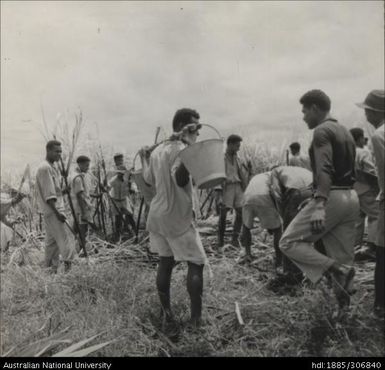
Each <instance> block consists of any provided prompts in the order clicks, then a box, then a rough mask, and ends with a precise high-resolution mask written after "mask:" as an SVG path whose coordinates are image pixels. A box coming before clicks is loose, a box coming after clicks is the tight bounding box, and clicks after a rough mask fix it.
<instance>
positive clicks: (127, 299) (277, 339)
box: [1, 217, 385, 357]
mask: <svg viewBox="0 0 385 370" xmlns="http://www.w3.org/2000/svg"><path fill="white" fill-rule="evenodd" d="M214 223H215V218H213V217H212V218H210V219H208V220H207V221H205V222H201V223H200V227H201V228H202V229H203V231H204V234H205V236H204V244H205V246H206V247H209V246H210V245H211V244H213V243H214V242H215V236H214V235H210V234H211V232H210V230H212V229H213V225H214ZM254 238H255V241H256V244H255V245H254V247H253V248H254V251H253V252H254V254H255V255H256V256H257V260H258V261H259V262H258V263H257V264H253V265H252V266H241V265H238V264H237V263H236V261H235V259H236V257H237V256H238V254H239V251H238V250H234V249H233V248H230V247H228V248H227V250H226V253H225V255H224V256H222V257H216V256H214V255H213V254H210V255H209V259H210V264H211V268H212V272H213V278H212V279H210V278H209V274H208V270H207V269H206V271H205V290H204V318H205V320H206V325H205V326H204V327H203V328H202V330H201V331H199V332H195V333H194V332H190V331H188V330H187V327H186V322H187V320H188V315H189V300H188V295H187V292H186V288H185V275H186V267H185V265H184V264H178V265H177V266H176V268H175V272H174V275H173V281H172V301H173V308H174V311H175V315H176V318H177V321H178V323H179V325H178V326H179V327H178V333H177V335H173V336H168V335H167V333H166V334H165V333H163V332H162V324H161V322H160V320H159V307H158V298H157V294H156V289H155V284H154V279H155V269H156V258H155V257H152V256H151V255H150V256H149V255H148V253H147V248H146V243H147V242H146V240H144V241H143V242H142V243H141V244H139V245H132V244H130V242H129V241H127V242H125V243H123V244H121V245H119V246H115V248H111V249H110V248H109V247H111V245H108V243H105V242H103V241H101V240H98V239H95V238H94V239H93V241H92V243H91V244H92V246H93V247H95V248H96V249H97V250H98V253H97V254H93V255H91V256H90V258H89V260H88V261H87V260H85V259H81V258H79V259H77V260H76V263H75V266H74V267H73V269H72V271H71V272H70V273H68V274H62V273H60V274H58V275H56V276H55V275H49V274H48V273H47V272H45V271H44V270H43V269H42V268H41V267H40V264H41V259H42V257H43V252H42V242H41V241H39V240H38V239H36V238H35V239H33V240H34V244H33V245H32V244H29V248H27V245H28V243H31V241H29V242H27V243H26V244H25V245H24V246H22V247H19V248H13V249H11V250H10V251H9V252H8V255H5V256H3V259H2V272H1V298H2V299H1V312H2V317H1V322H2V342H1V353H2V355H6V354H7V352H8V355H16V356H23V355H35V354H37V353H39V352H40V353H43V354H44V355H53V354H55V353H57V352H58V351H59V350H62V349H64V348H66V347H68V346H69V345H70V343H74V342H75V343H76V342H79V341H81V340H84V339H85V338H91V337H92V336H94V335H97V334H98V335H99V336H98V338H97V339H93V341H91V342H90V343H89V344H88V345H92V344H98V343H101V342H108V341H113V342H112V343H109V344H107V345H106V346H104V347H103V348H100V349H98V350H97V351H96V352H94V353H93V355H96V356H355V357H356V356H383V355H384V344H385V343H384V337H383V330H384V326H383V322H382V323H381V322H379V321H376V320H375V319H373V318H372V317H371V316H370V313H371V305H372V298H373V292H372V285H371V284H372V282H371V280H372V273H373V271H372V269H373V264H371V265H370V264H369V265H361V266H359V267H358V278H357V281H358V293H357V294H356V295H355V296H354V298H353V304H352V309H351V311H350V313H349V315H347V317H345V318H343V319H340V320H336V319H335V318H334V317H333V308H334V307H335V302H334V298H333V296H332V294H331V293H330V291H329V290H328V288H327V287H326V285H322V286H321V287H318V288H314V287H312V286H311V285H305V286H304V287H303V288H302V289H297V290H296V291H294V292H293V291H292V292H291V295H281V296H278V295H275V294H274V293H273V292H271V291H270V290H268V289H267V286H268V281H269V279H270V278H271V277H273V275H274V271H273V267H272V258H273V256H272V248H271V247H270V245H271V240H270V237H268V238H267V240H265V236H264V234H263V233H262V232H261V230H258V229H257V230H256V231H255V235H254ZM15 254H19V255H24V258H16V257H15ZM31 255H32V256H33V257H31ZM26 256H29V257H26ZM11 261H13V262H11ZM23 261H24V264H23ZM20 265H21V266H20ZM236 302H237V303H238V306H239V313H240V315H241V318H242V320H243V322H244V325H241V324H240V322H239V316H237V315H236V312H235V303H236Z"/></svg>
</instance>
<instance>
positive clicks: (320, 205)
mask: <svg viewBox="0 0 385 370" xmlns="http://www.w3.org/2000/svg"><path fill="white" fill-rule="evenodd" d="M300 103H301V104H302V105H303V109H302V112H303V114H304V121H305V122H306V123H307V125H308V127H309V129H311V130H312V129H314V134H313V141H312V143H311V146H310V149H309V156H310V162H311V167H312V172H313V186H314V193H313V199H312V200H311V201H310V202H309V203H308V204H307V205H306V206H305V207H304V208H303V209H302V210H301V211H300V212H299V213H298V215H297V216H296V217H295V218H294V220H293V221H292V222H291V224H290V225H289V226H288V228H287V229H286V231H285V233H284V234H283V236H282V238H281V241H280V249H281V250H282V252H283V253H284V254H285V255H287V256H288V257H289V258H290V259H291V260H292V261H293V262H294V263H295V264H296V265H297V266H298V267H299V268H300V269H301V270H302V271H303V272H304V274H305V275H306V276H307V277H308V278H309V279H310V280H311V281H312V282H313V283H317V282H318V281H319V280H320V279H321V278H322V276H323V274H324V273H325V272H326V271H329V272H330V274H331V276H332V278H333V288H334V292H335V294H336V297H337V300H338V303H339V306H340V307H341V308H342V307H344V306H346V305H348V304H349V301H350V297H349V291H350V290H351V284H352V280H353V277H354V269H353V267H352V265H353V260H354V241H355V223H356V221H357V219H358V214H359V202H358V197H357V194H356V192H355V191H354V190H353V184H354V181H355V172H354V171H355V143H354V140H353V138H352V136H351V134H350V133H349V131H348V130H347V129H346V128H345V127H343V126H342V125H340V124H339V123H338V122H337V121H336V120H335V119H334V118H332V117H331V116H330V114H329V112H330V106H331V103H330V99H329V97H328V96H327V95H326V94H325V93H324V92H323V91H320V90H312V91H309V92H308V93H306V94H305V95H304V96H303V97H302V98H301V99H300ZM320 239H322V241H323V244H324V246H325V250H326V255H324V254H321V253H319V252H318V251H317V250H316V249H315V248H314V246H313V243H315V242H316V241H318V240H320Z"/></svg>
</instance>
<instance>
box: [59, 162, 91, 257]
mask: <svg viewBox="0 0 385 370" xmlns="http://www.w3.org/2000/svg"><path fill="white" fill-rule="evenodd" d="M60 164H61V169H62V177H63V179H64V184H65V186H66V189H67V190H68V189H69V186H68V174H67V172H66V168H65V167H64V162H63V159H62V158H60ZM67 198H68V204H69V205H70V209H71V213H72V217H73V218H74V224H75V232H76V233H78V235H79V236H80V227H79V220H78V218H77V216H76V212H75V209H74V205H73V203H72V198H71V194H70V193H69V192H67ZM67 226H69V225H68V223H67ZM78 241H79V244H80V248H81V249H83V251H84V256H85V257H86V258H87V257H88V255H87V250H86V246H85V244H84V243H83V240H82V238H81V237H79V238H78Z"/></svg>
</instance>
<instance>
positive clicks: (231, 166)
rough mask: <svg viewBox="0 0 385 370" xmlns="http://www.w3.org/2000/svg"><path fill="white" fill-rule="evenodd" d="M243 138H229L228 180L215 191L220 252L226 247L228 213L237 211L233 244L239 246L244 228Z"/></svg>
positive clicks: (233, 136)
mask: <svg viewBox="0 0 385 370" xmlns="http://www.w3.org/2000/svg"><path fill="white" fill-rule="evenodd" d="M241 141H242V138H241V137H240V136H238V135H230V136H229V137H228V138H227V149H226V153H225V169H226V180H225V182H224V184H223V185H222V186H219V187H217V188H216V189H215V192H216V198H217V204H218V206H219V219H218V250H220V249H221V248H222V247H223V245H224V238H225V230H226V218H227V212H228V211H229V210H230V209H234V211H235V220H234V226H233V236H232V241H231V243H232V244H233V245H234V246H237V247H238V246H239V241H238V237H239V233H240V231H241V227H242V202H243V192H244V191H245V189H246V186H247V179H246V175H245V173H244V169H243V164H242V163H241V160H240V158H239V156H238V151H239V149H240V147H241Z"/></svg>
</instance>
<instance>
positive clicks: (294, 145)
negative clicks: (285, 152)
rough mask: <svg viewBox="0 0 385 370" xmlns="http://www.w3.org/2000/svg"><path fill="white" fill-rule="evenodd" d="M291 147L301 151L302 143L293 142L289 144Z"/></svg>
mask: <svg viewBox="0 0 385 370" xmlns="http://www.w3.org/2000/svg"><path fill="white" fill-rule="evenodd" d="M289 148H290V149H291V150H295V151H297V152H299V151H300V150H301V144H300V143H297V142H295V143H291V144H290V145H289Z"/></svg>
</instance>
